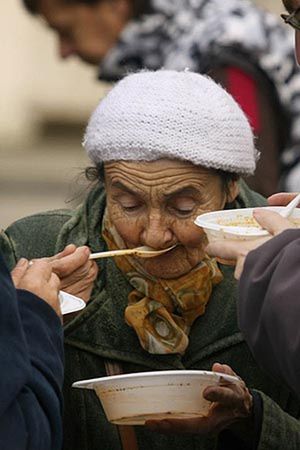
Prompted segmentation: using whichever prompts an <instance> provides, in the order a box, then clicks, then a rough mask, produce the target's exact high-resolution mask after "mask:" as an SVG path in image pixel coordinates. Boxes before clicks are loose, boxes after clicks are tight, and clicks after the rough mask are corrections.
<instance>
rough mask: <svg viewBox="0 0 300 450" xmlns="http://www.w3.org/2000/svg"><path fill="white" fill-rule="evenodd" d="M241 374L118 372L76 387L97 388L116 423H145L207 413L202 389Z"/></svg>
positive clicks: (79, 383)
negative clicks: (152, 420)
mask: <svg viewBox="0 0 300 450" xmlns="http://www.w3.org/2000/svg"><path fill="white" fill-rule="evenodd" d="M221 378H222V379H225V380H228V381H231V382H237V381H238V378H236V377H233V376H229V375H224V374H219V373H217V372H206V371H199V370H180V371H175V370H174V371H173V370H172V371H161V372H143V373H132V374H128V375H115V376H110V377H104V378H96V379H92V380H84V381H77V382H76V383H74V384H73V387H76V388H84V389H94V390H95V391H96V394H97V395H98V397H99V399H100V401H101V403H102V406H103V409H104V412H105V414H106V417H107V419H108V420H109V421H110V422H112V423H114V424H117V425H144V423H145V421H146V420H148V419H165V418H192V417H198V416H205V415H207V414H208V411H209V407H210V404H211V403H210V402H209V401H207V400H205V399H204V398H203V396H202V392H203V390H204V389H205V388H206V387H207V386H210V385H216V384H218V383H219V382H220V379H221Z"/></svg>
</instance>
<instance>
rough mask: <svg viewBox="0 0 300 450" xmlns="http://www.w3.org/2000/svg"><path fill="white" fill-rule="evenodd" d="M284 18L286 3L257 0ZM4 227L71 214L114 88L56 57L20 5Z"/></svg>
mask: <svg viewBox="0 0 300 450" xmlns="http://www.w3.org/2000/svg"><path fill="white" fill-rule="evenodd" d="M256 3H257V4H259V5H261V6H263V7H265V8H267V9H269V10H271V11H274V12H276V13H279V12H281V11H282V9H283V8H282V6H281V1H280V0H257V1H256ZM0 35H1V38H0V40H1V42H2V45H3V47H2V48H3V51H2V55H1V56H2V64H1V80H2V82H1V85H0V95H1V120H0V135H1V143H0V203H1V222H0V227H2V228H5V227H6V226H7V225H9V223H11V222H12V221H14V220H16V219H17V218H20V217H22V216H24V215H28V214H31V213H34V212H37V211H41V210H47V209H53V208H62V207H71V206H74V205H75V204H76V203H78V202H79V201H80V199H81V198H82V196H83V195H84V192H85V190H86V188H87V183H86V182H85V180H84V176H83V175H82V172H83V170H84V168H85V167H86V166H87V165H88V160H87V158H86V157H85V154H84V151H83V149H82V147H81V140H82V134H83V130H84V127H85V124H86V122H87V120H88V117H89V115H90V113H91V111H92V110H93V109H94V107H95V106H96V104H97V103H98V101H99V99H100V98H101V97H102V96H103V95H104V93H105V91H106V90H107V89H108V88H109V86H107V85H102V84H100V83H99V82H97V81H96V79H95V76H96V75H95V68H94V67H88V66H85V65H83V64H82V63H79V62H77V61H75V60H73V61H71V60H68V61H66V62H65V63H62V62H61V61H59V58H58V56H57V57H55V55H54V54H55V52H56V46H55V36H54V34H53V33H51V32H50V31H49V32H48V31H47V30H46V29H45V26H44V25H43V24H42V23H39V22H38V21H37V20H36V19H34V18H31V17H30V16H29V15H28V14H27V13H26V12H25V11H24V10H23V8H22V6H21V1H20V0H9V1H2V2H1V6H0Z"/></svg>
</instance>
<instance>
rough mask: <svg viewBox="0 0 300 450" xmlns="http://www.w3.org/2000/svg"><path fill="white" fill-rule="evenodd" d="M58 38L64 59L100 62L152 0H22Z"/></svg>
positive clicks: (91, 62)
mask: <svg viewBox="0 0 300 450" xmlns="http://www.w3.org/2000/svg"><path fill="white" fill-rule="evenodd" d="M22 1H23V3H24V5H25V7H26V9H27V10H28V11H29V12H30V13H31V14H33V15H39V16H41V17H42V18H43V19H44V20H45V21H46V23H47V24H48V25H49V27H50V28H51V29H53V30H54V31H55V32H56V34H57V37H58V47H59V54H60V56H61V58H68V57H69V56H72V55H74V56H78V57H79V58H80V59H82V60H83V61H85V62H87V63H89V64H95V65H98V64H99V63H101V61H102V59H103V58H104V57H105V55H106V54H107V53H108V51H109V50H110V49H111V48H112V47H113V46H114V44H115V43H116V41H117V39H118V37H119V35H120V34H121V32H122V30H123V28H124V27H125V26H126V24H127V23H128V22H129V21H130V20H131V19H132V18H134V17H138V16H139V15H140V14H142V13H143V12H144V11H146V10H147V8H148V3H149V0H22Z"/></svg>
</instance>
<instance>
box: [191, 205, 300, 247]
mask: <svg viewBox="0 0 300 450" xmlns="http://www.w3.org/2000/svg"><path fill="white" fill-rule="evenodd" d="M283 208H284V207H283V206H266V207H263V208H262V209H267V210H270V211H274V212H277V213H279V212H280V211H282V209H283ZM255 209H261V208H244V209H228V210H222V211H213V212H210V213H206V214H201V216H198V217H197V218H196V220H195V224H196V225H198V226H199V227H201V228H203V230H204V231H205V233H206V235H207V238H208V241H209V242H213V241H216V240H223V239H234V240H242V241H249V240H252V239H257V238H258V237H264V236H268V235H269V233H268V232H267V231H266V230H263V229H262V228H261V227H260V225H259V224H258V223H257V222H256V221H255V219H254V218H253V211H254V210H255ZM293 219H297V220H298V221H299V225H298V226H300V208H296V209H294V211H293V212H292V214H291V215H290V217H289V220H291V221H292V220H293Z"/></svg>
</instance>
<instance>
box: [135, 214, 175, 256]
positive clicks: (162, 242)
mask: <svg viewBox="0 0 300 450" xmlns="http://www.w3.org/2000/svg"><path fill="white" fill-rule="evenodd" d="M173 241H174V234H173V232H172V230H171V228H170V227H169V226H168V224H167V222H166V220H164V218H163V217H161V216H160V215H155V216H153V215H152V216H150V217H149V218H148V221H147V224H146V225H145V227H144V229H143V231H142V233H141V242H142V243H143V245H148V246H149V247H152V248H155V249H161V248H165V247H167V246H169V245H172V244H173V243H174V242H173Z"/></svg>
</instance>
